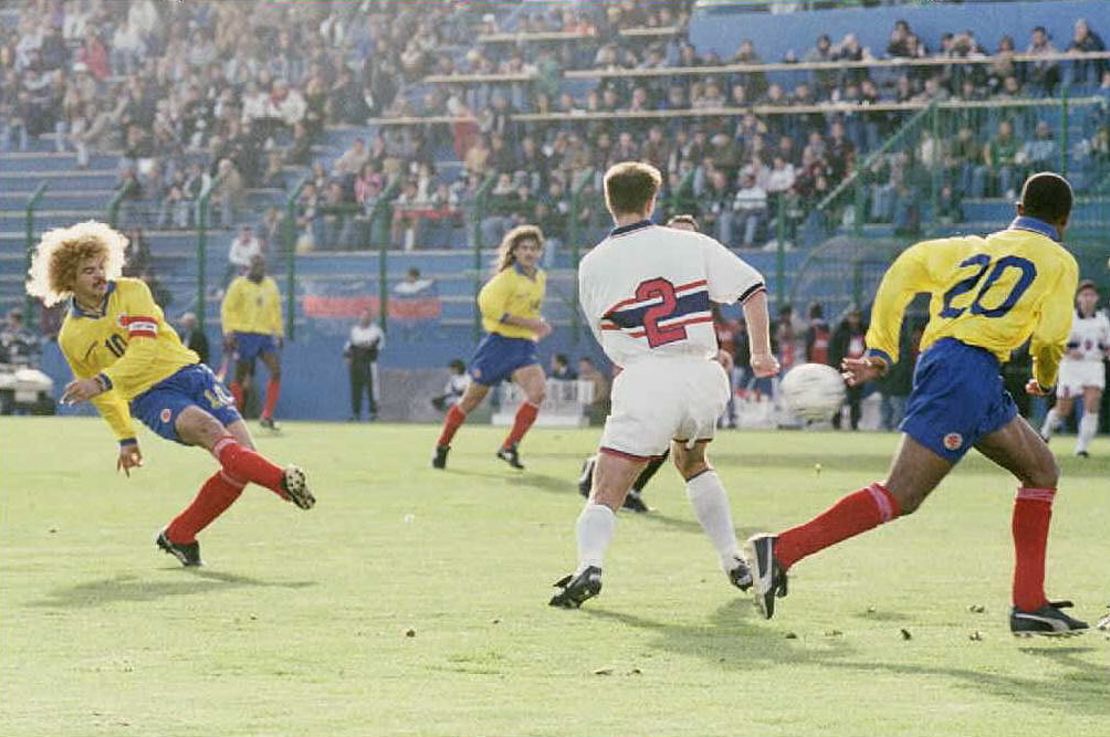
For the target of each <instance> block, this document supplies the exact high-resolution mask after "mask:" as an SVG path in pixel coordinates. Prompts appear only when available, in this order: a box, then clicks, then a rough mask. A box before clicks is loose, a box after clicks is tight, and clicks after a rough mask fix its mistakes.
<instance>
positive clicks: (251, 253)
mask: <svg viewBox="0 0 1110 737" xmlns="http://www.w3.org/2000/svg"><path fill="white" fill-rule="evenodd" d="M261 254H262V243H261V242H260V241H259V240H258V238H256V237H255V235H254V228H253V227H251V226H250V225H242V226H240V227H239V235H237V236H236V237H235V239H234V240H232V241H231V245H230V246H229V247H228V249H227V270H226V271H225V272H224V279H223V286H224V288H225V289H226V288H227V285H228V284H230V283H231V280H232V279H234V278H235V277H237V276H242V275H243V274H245V273H247V270H248V269H250V266H251V261H252V260H254V257H255V256H258V255H261Z"/></svg>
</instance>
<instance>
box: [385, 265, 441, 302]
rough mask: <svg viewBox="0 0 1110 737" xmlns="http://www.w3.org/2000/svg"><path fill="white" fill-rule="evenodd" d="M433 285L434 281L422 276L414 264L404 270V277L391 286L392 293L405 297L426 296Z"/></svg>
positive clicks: (430, 291) (431, 291)
mask: <svg viewBox="0 0 1110 737" xmlns="http://www.w3.org/2000/svg"><path fill="white" fill-rule="evenodd" d="M434 286H435V282H434V281H433V280H431V279H426V278H424V277H422V276H421V275H420V269H418V268H416V267H415V266H414V267H412V268H410V269H409V270H408V271H406V272H405V278H404V279H403V280H402V281H399V282H397V283H396V284H395V285H394V286H393V294H394V296H396V297H402V298H406V299H412V298H417V297H427V296H430V295H431V294H432V293H433V287H434Z"/></svg>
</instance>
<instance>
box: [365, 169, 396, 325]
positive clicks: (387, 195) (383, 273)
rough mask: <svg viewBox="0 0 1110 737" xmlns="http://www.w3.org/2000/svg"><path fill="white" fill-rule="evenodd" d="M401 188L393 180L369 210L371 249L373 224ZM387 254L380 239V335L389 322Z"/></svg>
mask: <svg viewBox="0 0 1110 737" xmlns="http://www.w3.org/2000/svg"><path fill="white" fill-rule="evenodd" d="M400 188H401V178H400V177H398V178H396V179H394V180H393V181H392V182H391V183H390V185H389V186H388V187H386V188H385V191H384V192H382V195H381V197H379V198H378V201H377V202H375V203H374V206H373V207H372V208H370V222H369V223H368V224H367V226H368V227H369V229H370V244H371V247H373V243H374V223H375V222H377V220H378V217H379V216H380V215H382V213H384V212H385V210H386V208H387V207H390V204H389V203H390V202H392V201H393V197H394V195H396V194H397V190H398V189H400ZM388 254H389V238H388V237H386V238H382V239H381V241H380V243H379V245H378V325H379V326H380V327H381V329H382V333H385V332H386V323H387V322H388V321H389V286H388V285H387V284H386V279H387V278H388V271H389V269H388V266H389V261H388Z"/></svg>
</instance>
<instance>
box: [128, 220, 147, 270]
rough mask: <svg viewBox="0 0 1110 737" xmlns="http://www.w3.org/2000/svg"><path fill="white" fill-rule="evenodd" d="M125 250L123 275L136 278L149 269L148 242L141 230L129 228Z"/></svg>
mask: <svg viewBox="0 0 1110 737" xmlns="http://www.w3.org/2000/svg"><path fill="white" fill-rule="evenodd" d="M126 235H127V248H126V250H125V251H124V256H123V257H124V265H123V275H124V276H131V277H137V276H140V275H141V274H142V273H143V272H144V271H146V270H148V269H150V268H151V267H152V265H151V258H150V242H149V241H148V240H147V238H146V235H145V234H144V233H143V229H142V228H139V227H133V228H129V229H128V231H127V233H126Z"/></svg>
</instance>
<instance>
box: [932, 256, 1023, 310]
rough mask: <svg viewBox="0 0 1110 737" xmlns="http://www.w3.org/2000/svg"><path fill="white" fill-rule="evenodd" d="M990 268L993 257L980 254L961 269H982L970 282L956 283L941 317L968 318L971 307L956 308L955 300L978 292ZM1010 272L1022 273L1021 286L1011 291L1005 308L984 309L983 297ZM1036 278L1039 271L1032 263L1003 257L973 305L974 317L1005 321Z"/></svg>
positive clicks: (965, 280)
mask: <svg viewBox="0 0 1110 737" xmlns="http://www.w3.org/2000/svg"><path fill="white" fill-rule="evenodd" d="M990 265H991V259H990V256H988V255H986V254H985V253H978V254H976V255H974V256H972V257H971V258H969V259H967V260H966V261H964V262H963V263H961V264H960V267H961V268H964V267H967V266H978V267H979V270H978V271H976V272H975V273H974V274H972V275H971V276H969V277H967V278H966V279H961V280H960V281H958V282H956V284H955V285H954V286H953V287H952V288H951V289H949V290H948V291H947V292H945V293H944V309H942V310H941V311H940V316H941V317H945V318H954V317H959V316H960V315H962V314H964V312H965V311H966V310H967V309H968V307H953V306H952V300H954V299H955V298H956V297H959V296H960V295H961V294H966V293H968V292H970V291H971V290H973V289H975V287H977V286H978V285H979V282H980V280H981V279H982V278H983V274H986V273H987V269H990ZM1007 269H1017V270H1018V271H1020V272H1021V275H1020V276H1019V277H1018V280H1017V282H1016V283H1015V284H1014V285H1013V286H1012V287H1010V293H1009V294H1008V295H1006V299H1004V300H1002V302H1001V304H999V305H998V306H997V307H984V306H983V297H985V296H986V294H987V292H989V291H990V290H991V287H993V286H994V285H995V283H996V282H997V281H998V280H999V279H1001V278H1002V275H1003V274H1005V273H1006V270H1007ZM1036 277H1037V267H1036V266H1034V265H1033V262H1032V261H1030V260H1028V259H1024V258H1021V257H1020V256H1003V257H1002V258H1000V259H998V261H997V262H996V263H995V265H994V268H993V269H990V274H989V275H988V276H987V280H986V281H985V282H983V286H982V287H980V288H979V293H978V294H976V295H975V300H974V301H973V302H972V303H971V304H970V305H969V307H970V309H971V314H973V315H982V316H983V317H1002V316H1003V315H1005V314H1006V313H1007V312H1009V311H1010V310H1012V309H1013V308H1014V305H1016V304H1017V301H1018V300H1019V299H1021V295H1023V294H1025V291H1026V290H1027V289H1029V285H1030V284H1032V283H1033V279H1035V278H1036Z"/></svg>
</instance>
